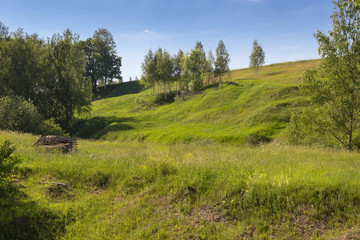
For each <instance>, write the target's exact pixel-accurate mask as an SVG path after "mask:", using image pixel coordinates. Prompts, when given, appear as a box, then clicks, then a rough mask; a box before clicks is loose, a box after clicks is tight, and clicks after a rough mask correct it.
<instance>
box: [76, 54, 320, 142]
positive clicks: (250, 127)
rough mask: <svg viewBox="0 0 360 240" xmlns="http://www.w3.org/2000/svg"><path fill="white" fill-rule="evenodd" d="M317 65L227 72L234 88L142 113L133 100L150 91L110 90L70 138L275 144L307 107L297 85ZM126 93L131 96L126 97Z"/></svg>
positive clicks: (125, 85)
mask: <svg viewBox="0 0 360 240" xmlns="http://www.w3.org/2000/svg"><path fill="white" fill-rule="evenodd" d="M317 64H318V60H309V61H300V62H290V63H282V64H273V65H268V66H264V67H263V68H261V70H260V72H259V73H258V75H255V73H254V71H253V70H251V69H240V70H234V71H231V77H232V79H231V81H233V82H235V83H237V84H238V86H235V85H229V86H226V85H225V84H223V85H222V86H220V87H207V88H205V90H204V91H203V92H201V93H199V94H195V95H189V96H186V97H185V98H184V99H182V98H179V99H177V100H176V101H175V102H173V103H170V104H166V105H162V106H156V107H150V108H149V107H148V108H146V109H144V108H143V107H142V106H139V105H137V104H136V99H141V98H142V99H146V98H148V97H150V95H151V92H152V89H147V90H144V91H141V92H139V93H135V92H138V91H140V89H141V87H138V86H135V85H136V84H135V82H130V83H123V84H121V85H119V86H117V87H116V86H113V88H114V89H113V90H112V92H110V93H109V94H108V95H106V94H105V93H102V94H100V95H102V96H103V98H102V99H100V100H97V101H94V102H93V104H92V111H91V115H90V116H88V117H87V118H83V119H80V120H79V122H78V123H77V124H76V126H75V127H74V130H73V132H72V133H73V134H74V135H76V136H79V137H81V138H92V139H102V140H122V141H128V140H136V141H151V142H159V143H190V142H193V143H231V144H237V145H238V144H243V143H248V139H249V136H252V135H256V136H260V139H261V137H263V138H264V139H270V140H271V139H275V138H277V137H278V136H279V134H280V133H281V132H282V131H283V129H284V128H285V127H286V124H287V123H288V121H289V119H290V114H291V111H294V110H295V109H296V108H297V107H298V106H299V105H301V104H303V102H304V101H306V98H305V97H304V96H301V95H300V94H299V90H298V83H299V80H300V79H301V76H302V73H303V71H304V70H305V69H308V68H315V67H316V66H317ZM125 93H133V94H126V95H124V94H125Z"/></svg>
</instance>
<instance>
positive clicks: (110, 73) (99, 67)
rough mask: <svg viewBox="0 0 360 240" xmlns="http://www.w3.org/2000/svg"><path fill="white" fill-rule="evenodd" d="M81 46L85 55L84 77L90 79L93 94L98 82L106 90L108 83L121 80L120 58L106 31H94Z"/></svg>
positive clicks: (110, 36)
mask: <svg viewBox="0 0 360 240" xmlns="http://www.w3.org/2000/svg"><path fill="white" fill-rule="evenodd" d="M82 46H83V50H84V51H85V53H86V76H87V77H89V78H90V79H91V83H92V91H93V92H95V91H96V87H97V85H98V82H99V81H102V82H103V83H104V85H105V88H106V85H107V82H108V81H112V80H113V79H114V78H118V79H121V71H120V67H121V57H118V56H117V54H116V49H115V48H116V44H115V41H114V39H113V36H112V34H111V33H110V32H109V31H108V30H107V29H104V28H99V29H98V30H96V31H95V33H94V35H93V37H92V38H88V39H87V40H86V41H83V42H82Z"/></svg>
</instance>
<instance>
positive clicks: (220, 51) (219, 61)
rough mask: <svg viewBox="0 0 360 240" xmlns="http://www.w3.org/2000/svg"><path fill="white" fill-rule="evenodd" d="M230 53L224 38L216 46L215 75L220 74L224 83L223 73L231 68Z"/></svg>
mask: <svg viewBox="0 0 360 240" xmlns="http://www.w3.org/2000/svg"><path fill="white" fill-rule="evenodd" d="M229 63H230V55H229V53H228V51H227V50H226V47H225V44H224V42H223V41H222V40H220V41H219V44H218V46H217V48H216V60H215V75H216V76H220V83H222V75H223V74H224V73H225V72H228V71H230V69H229Z"/></svg>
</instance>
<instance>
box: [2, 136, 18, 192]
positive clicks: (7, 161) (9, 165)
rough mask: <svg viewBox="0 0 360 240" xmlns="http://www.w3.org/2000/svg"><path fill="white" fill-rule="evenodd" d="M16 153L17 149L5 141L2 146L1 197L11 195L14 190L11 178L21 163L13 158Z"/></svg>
mask: <svg viewBox="0 0 360 240" xmlns="http://www.w3.org/2000/svg"><path fill="white" fill-rule="evenodd" d="M14 151H15V147H14V146H12V144H11V142H10V141H9V140H5V141H4V142H3V144H2V145H1V146H0V197H3V196H7V195H9V194H10V193H11V190H12V189H13V188H12V186H11V182H10V181H9V177H10V176H11V175H12V174H13V173H14V171H15V170H16V165H17V164H18V163H19V162H20V161H19V159H17V158H16V157H13V156H11V155H12V153H13V152H14Z"/></svg>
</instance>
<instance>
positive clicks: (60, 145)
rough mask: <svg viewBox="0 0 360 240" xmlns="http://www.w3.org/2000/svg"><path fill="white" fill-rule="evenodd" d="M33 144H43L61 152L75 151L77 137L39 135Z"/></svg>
mask: <svg viewBox="0 0 360 240" xmlns="http://www.w3.org/2000/svg"><path fill="white" fill-rule="evenodd" d="M34 146H44V147H46V148H48V149H53V148H55V149H59V150H61V152H62V153H69V152H72V151H75V150H76V148H77V139H76V138H72V137H58V136H55V135H48V136H41V137H40V138H39V139H38V140H37V141H36V142H35V143H34Z"/></svg>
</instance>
